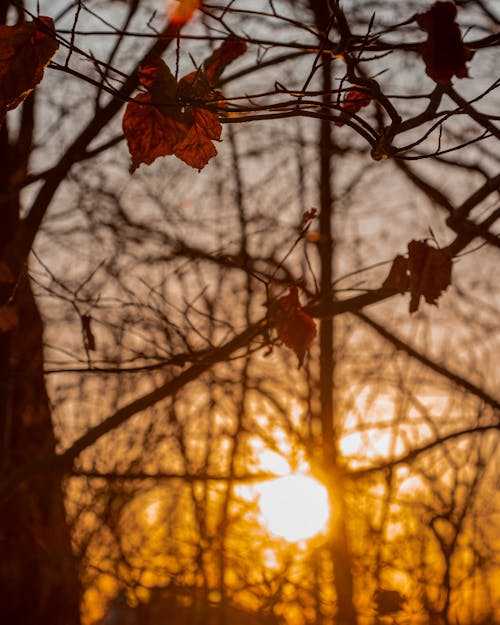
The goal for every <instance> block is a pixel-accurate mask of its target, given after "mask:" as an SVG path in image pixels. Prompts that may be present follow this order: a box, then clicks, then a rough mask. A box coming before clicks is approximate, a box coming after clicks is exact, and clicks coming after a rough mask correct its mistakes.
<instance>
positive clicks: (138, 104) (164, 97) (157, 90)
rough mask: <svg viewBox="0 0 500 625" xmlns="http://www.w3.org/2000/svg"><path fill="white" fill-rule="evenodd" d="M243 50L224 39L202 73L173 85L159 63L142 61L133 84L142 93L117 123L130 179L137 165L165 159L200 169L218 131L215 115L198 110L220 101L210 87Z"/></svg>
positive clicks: (212, 153) (235, 42)
mask: <svg viewBox="0 0 500 625" xmlns="http://www.w3.org/2000/svg"><path fill="white" fill-rule="evenodd" d="M245 49H246V46H245V44H244V43H242V42H238V40H236V39H234V38H229V39H227V40H226V41H225V42H224V43H223V44H222V46H220V48H219V49H218V50H216V51H215V52H214V53H213V54H212V55H211V56H210V57H209V58H208V59H207V60H206V61H205V63H204V64H203V67H202V68H200V69H199V70H197V71H195V72H191V73H190V74H187V75H186V76H184V77H183V78H182V79H181V80H180V81H179V83H178V84H177V82H176V80H175V78H174V76H173V75H172V73H171V72H170V70H169V68H168V67H167V65H166V64H165V63H164V61H163V60H162V59H160V58H153V59H151V58H149V59H146V60H145V62H144V63H143V64H142V65H141V67H140V69H139V80H140V82H141V84H142V85H143V86H144V87H145V88H146V89H147V91H148V92H147V93H140V94H138V95H137V96H135V98H134V99H133V100H132V101H131V102H129V103H128V105H127V108H126V110H125V115H124V117H123V132H124V134H125V137H126V138H127V144H128V148H129V152H130V154H131V156H132V164H131V166H130V173H133V172H134V171H135V170H136V169H137V167H139V165H140V164H141V163H146V164H147V165H150V164H151V163H152V162H153V161H154V160H155V159H156V158H158V157H159V156H167V155H169V154H175V156H177V158H180V159H181V160H183V161H184V162H185V163H187V164H188V165H190V166H191V167H194V168H195V169H202V168H203V167H204V166H205V165H206V164H207V163H208V161H209V160H210V159H211V158H212V157H213V156H215V155H216V154H217V150H216V149H215V146H214V145H213V143H212V141H218V140H220V136H221V133H222V126H221V124H220V122H219V118H218V115H217V113H216V112H215V111H211V110H208V109H205V108H203V105H204V104H205V103H209V102H210V101H212V100H220V99H222V97H223V96H222V94H220V92H218V91H215V90H214V84H215V81H216V80H218V79H219V77H220V75H221V73H222V72H223V71H224V69H225V67H226V66H227V65H228V64H229V63H231V61H233V60H234V59H235V58H237V56H239V55H240V54H242V53H243V52H244V50H245ZM205 66H206V68H207V69H206V70H205ZM198 102H199V103H200V104H199V105H197V104H198Z"/></svg>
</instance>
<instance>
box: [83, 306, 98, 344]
mask: <svg viewBox="0 0 500 625" xmlns="http://www.w3.org/2000/svg"><path fill="white" fill-rule="evenodd" d="M81 321H82V333H83V344H84V347H85V349H86V350H87V351H89V352H91V351H95V349H96V346H95V336H94V333H93V332H92V317H91V316H90V315H82V316H81Z"/></svg>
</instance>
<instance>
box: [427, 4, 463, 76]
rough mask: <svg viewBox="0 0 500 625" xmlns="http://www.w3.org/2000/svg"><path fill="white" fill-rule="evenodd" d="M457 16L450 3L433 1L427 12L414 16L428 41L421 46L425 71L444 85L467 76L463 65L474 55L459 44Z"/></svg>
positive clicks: (453, 6)
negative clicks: (425, 33)
mask: <svg viewBox="0 0 500 625" xmlns="http://www.w3.org/2000/svg"><path fill="white" fill-rule="evenodd" d="M456 16H457V8H456V6H455V5H454V4H453V2H435V3H434V4H433V5H432V6H431V8H430V9H429V10H428V11H427V12H426V13H418V14H417V15H416V16H415V20H416V22H417V24H418V25H419V26H420V28H422V29H423V30H425V31H426V32H427V41H426V42H425V43H424V44H422V58H423V59H424V62H425V69H426V72H427V74H428V76H430V77H431V78H432V79H433V80H435V81H436V82H439V83H443V84H448V83H449V82H450V80H451V78H452V77H453V76H457V77H458V78H464V77H466V76H468V75H469V74H468V70H467V66H466V63H467V61H470V60H471V59H472V57H473V56H474V52H473V51H472V50H470V49H469V48H467V46H465V45H464V44H463V42H462V35H461V32H460V27H459V26H458V24H457V23H456V21H455V18H456Z"/></svg>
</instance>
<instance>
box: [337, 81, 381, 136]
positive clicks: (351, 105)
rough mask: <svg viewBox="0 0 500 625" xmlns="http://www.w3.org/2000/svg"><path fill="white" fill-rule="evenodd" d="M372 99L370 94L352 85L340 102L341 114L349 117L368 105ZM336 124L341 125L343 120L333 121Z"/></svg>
mask: <svg viewBox="0 0 500 625" xmlns="http://www.w3.org/2000/svg"><path fill="white" fill-rule="evenodd" d="M371 101H372V99H371V97H370V95H369V94H368V93H367V92H366V91H362V90H360V88H359V87H356V86H355V87H353V88H352V89H349V91H348V92H347V93H346V95H345V98H344V101H343V102H342V116H343V117H350V116H351V115H354V114H356V113H357V112H358V111H359V110H361V109H362V108H363V107H365V106H368V105H369V104H370V102H371ZM335 125H336V126H343V125H344V122H343V121H338V122H335Z"/></svg>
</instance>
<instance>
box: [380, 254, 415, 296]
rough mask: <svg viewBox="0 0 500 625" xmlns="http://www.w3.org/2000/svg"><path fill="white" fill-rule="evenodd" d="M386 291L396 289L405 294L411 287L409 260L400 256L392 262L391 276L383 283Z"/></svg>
mask: <svg viewBox="0 0 500 625" xmlns="http://www.w3.org/2000/svg"><path fill="white" fill-rule="evenodd" d="M382 286H383V287H384V288H385V289H395V290H396V291H399V292H400V293H404V292H405V291H407V290H408V287H409V286H410V277H409V275H408V259H407V258H405V257H404V256H401V255H400V254H398V255H397V256H396V258H395V259H394V260H393V261H392V265H391V269H390V271H389V275H388V276H387V278H386V279H385V280H384V282H383V283H382Z"/></svg>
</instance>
